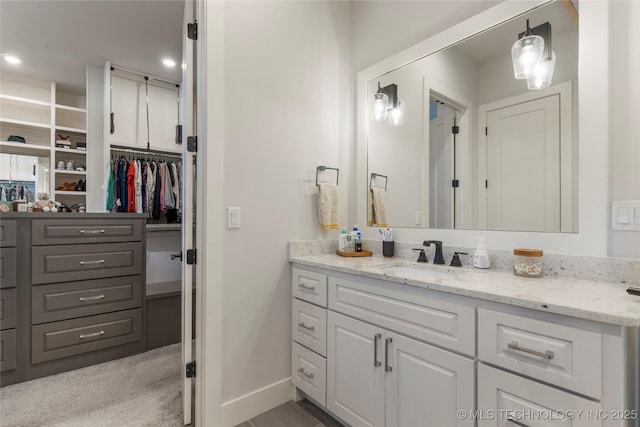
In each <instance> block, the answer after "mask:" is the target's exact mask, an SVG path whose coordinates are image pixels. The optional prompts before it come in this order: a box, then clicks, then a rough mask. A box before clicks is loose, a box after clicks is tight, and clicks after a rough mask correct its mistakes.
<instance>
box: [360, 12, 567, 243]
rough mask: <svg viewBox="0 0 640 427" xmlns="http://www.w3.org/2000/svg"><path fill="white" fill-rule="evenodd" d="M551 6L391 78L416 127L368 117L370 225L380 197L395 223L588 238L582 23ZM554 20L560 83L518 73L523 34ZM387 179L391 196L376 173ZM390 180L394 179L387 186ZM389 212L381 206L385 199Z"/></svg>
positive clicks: (379, 82)
mask: <svg viewBox="0 0 640 427" xmlns="http://www.w3.org/2000/svg"><path fill="white" fill-rule="evenodd" d="M570 8H573V6H572V5H571V2H562V1H557V2H551V3H548V4H546V5H544V6H541V7H538V8H536V9H534V10H531V11H530V12H528V13H526V14H523V15H521V16H518V17H516V18H513V19H511V20H509V21H507V22H504V23H502V24H500V25H498V26H495V27H493V28H490V29H488V30H486V31H484V32H482V33H479V34H476V35H475V36H473V37H471V38H468V39H466V40H463V41H461V42H460V43H457V44H455V45H452V46H450V47H448V48H446V49H443V50H440V51H438V52H435V53H433V54H431V55H428V56H425V57H423V58H420V59H418V60H416V61H414V62H412V63H410V64H407V65H405V66H403V67H400V68H398V69H395V70H392V71H390V72H388V73H385V74H383V75H381V76H379V77H377V78H375V79H372V80H370V81H369V82H368V83H367V95H368V97H369V98H371V97H372V96H373V94H374V93H375V92H376V91H377V90H378V86H382V87H385V86H388V85H390V84H395V85H397V92H398V97H399V98H400V99H402V101H403V102H404V104H405V105H406V111H405V117H404V123H403V125H402V126H399V127H392V126H389V124H388V123H387V122H386V121H380V122H374V121H368V122H367V127H368V136H367V147H368V159H367V161H368V177H369V178H370V179H368V182H369V191H368V198H369V201H368V205H369V207H370V209H369V224H370V225H375V224H379V223H380V221H379V220H377V219H376V218H375V217H374V215H375V213H376V211H375V209H373V207H375V206H376V195H375V193H378V198H379V199H381V200H384V203H383V204H382V206H383V207H384V211H385V213H386V215H385V219H386V221H385V223H388V224H389V225H390V226H393V227H425V228H441V229H489V230H518V231H547V232H577V230H578V223H577V218H578V212H577V194H578V192H577V190H578V189H577V176H578V175H577V153H578V144H577V114H578V111H577V106H578V102H577V101H578V100H577V93H578V22H577V18H576V16H577V13H576V11H575V9H573V10H570ZM527 19H529V20H530V22H531V26H532V27H534V26H536V25H539V24H543V23H546V22H549V24H550V26H551V28H552V36H551V41H552V46H553V52H555V54H556V63H555V71H554V75H553V80H552V82H551V85H550V86H549V87H546V88H543V89H540V90H529V88H528V84H527V80H526V79H525V80H517V79H515V76H514V71H513V65H512V58H511V46H512V45H513V43H514V42H515V41H516V40H517V39H518V34H519V33H521V32H522V30H523V28H526V20H527ZM381 175H384V176H387V177H388V179H387V180H385V181H384V182H383V183H382V184H384V185H383V187H386V191H382V192H381V191H380V190H378V189H376V188H381V185H380V183H379V182H378V181H379V179H377V178H376V179H372V178H373V177H376V176H381ZM387 181H388V182H387ZM377 204H378V205H380V204H381V202H379V201H378V203H377Z"/></svg>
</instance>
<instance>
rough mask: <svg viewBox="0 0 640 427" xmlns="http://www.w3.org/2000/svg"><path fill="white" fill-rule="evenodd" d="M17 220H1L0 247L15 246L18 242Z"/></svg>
mask: <svg viewBox="0 0 640 427" xmlns="http://www.w3.org/2000/svg"><path fill="white" fill-rule="evenodd" d="M16 226H17V224H16V220H15V219H2V220H0V247H2V248H8V247H10V246H15V245H16V241H17V228H16Z"/></svg>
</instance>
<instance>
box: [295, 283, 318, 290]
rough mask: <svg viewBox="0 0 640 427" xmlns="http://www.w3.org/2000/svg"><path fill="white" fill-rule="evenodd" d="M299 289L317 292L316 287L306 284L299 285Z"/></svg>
mask: <svg viewBox="0 0 640 427" xmlns="http://www.w3.org/2000/svg"><path fill="white" fill-rule="evenodd" d="M298 287H299V288H302V289H304V290H306V291H315V290H316V287H315V286H306V285H305V284H304V283H299V284H298Z"/></svg>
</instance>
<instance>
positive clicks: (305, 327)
mask: <svg viewBox="0 0 640 427" xmlns="http://www.w3.org/2000/svg"><path fill="white" fill-rule="evenodd" d="M298 326H300V327H301V328H304V329H306V330H307V331H315V330H316V327H315V326H307V325H305V324H304V322H300V323H298Z"/></svg>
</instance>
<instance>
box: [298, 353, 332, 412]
mask: <svg viewBox="0 0 640 427" xmlns="http://www.w3.org/2000/svg"><path fill="white" fill-rule="evenodd" d="M291 346H292V350H291V360H292V362H293V363H292V364H291V366H292V372H291V378H292V382H293V385H295V386H296V387H298V388H299V389H300V390H302V391H303V392H305V393H306V394H307V395H308V396H309V397H311V398H312V399H313V400H315V401H316V402H317V403H319V404H320V405H322V406H325V405H326V404H327V359H325V358H324V357H322V356H319V355H317V354H316V353H314V352H313V351H311V350H309V349H307V348H304V347H303V346H301V345H300V344H297V343H295V342H294V343H291Z"/></svg>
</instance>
